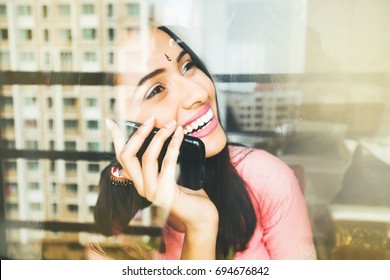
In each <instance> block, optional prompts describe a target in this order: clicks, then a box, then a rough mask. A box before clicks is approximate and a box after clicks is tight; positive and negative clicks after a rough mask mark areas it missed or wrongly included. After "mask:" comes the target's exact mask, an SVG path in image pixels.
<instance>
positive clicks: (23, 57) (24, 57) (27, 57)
mask: <svg viewBox="0 0 390 280" xmlns="http://www.w3.org/2000/svg"><path fill="white" fill-rule="evenodd" d="M20 61H21V62H34V53H32V52H22V53H21V54H20Z"/></svg>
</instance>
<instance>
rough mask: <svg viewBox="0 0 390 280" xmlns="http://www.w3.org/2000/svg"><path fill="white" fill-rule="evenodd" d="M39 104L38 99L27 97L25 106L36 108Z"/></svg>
mask: <svg viewBox="0 0 390 280" xmlns="http://www.w3.org/2000/svg"><path fill="white" fill-rule="evenodd" d="M36 104H37V98H36V97H34V96H27V97H25V98H24V105H26V106H34V105H36Z"/></svg>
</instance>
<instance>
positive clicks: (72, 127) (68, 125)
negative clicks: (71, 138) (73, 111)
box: [64, 120, 79, 130]
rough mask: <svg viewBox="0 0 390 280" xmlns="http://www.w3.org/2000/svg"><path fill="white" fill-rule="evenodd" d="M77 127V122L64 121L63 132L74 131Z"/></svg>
mask: <svg viewBox="0 0 390 280" xmlns="http://www.w3.org/2000/svg"><path fill="white" fill-rule="evenodd" d="M78 126H79V122H78V120H64V128H65V130H76V129H77V128H78Z"/></svg>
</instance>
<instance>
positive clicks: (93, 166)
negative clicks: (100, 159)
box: [88, 163, 100, 173]
mask: <svg viewBox="0 0 390 280" xmlns="http://www.w3.org/2000/svg"><path fill="white" fill-rule="evenodd" d="M99 169H100V167H99V164H98V163H89V164H88V172H90V173H98V172H99Z"/></svg>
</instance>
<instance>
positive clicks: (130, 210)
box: [94, 26, 257, 258]
mask: <svg viewBox="0 0 390 280" xmlns="http://www.w3.org/2000/svg"><path fill="white" fill-rule="evenodd" d="M159 29H160V30H162V31H164V32H166V33H167V34H168V35H169V36H171V37H172V38H173V39H174V40H176V42H177V44H178V45H179V46H180V47H182V48H183V49H184V50H186V51H187V52H188V54H189V55H190V56H191V58H192V60H193V63H194V64H195V65H196V66H197V67H198V69H200V70H201V71H203V72H204V73H205V74H206V75H207V76H208V77H209V78H210V79H211V80H213V79H212V76H211V75H210V73H209V71H208V70H207V68H206V66H205V65H204V63H203V62H202V61H201V60H200V59H199V57H198V56H197V55H196V54H195V52H194V51H192V50H191V48H190V47H188V46H187V45H186V44H185V43H184V42H183V41H182V40H180V39H179V38H178V37H177V36H176V35H175V34H174V33H173V32H172V31H171V30H170V29H168V28H167V27H165V26H161V27H159ZM218 115H219V114H218ZM114 165H118V163H117V162H116V161H113V163H111V164H110V165H109V166H107V167H106V168H105V169H104V170H103V171H102V173H101V178H100V182H99V187H100V191H99V196H98V200H97V202H96V205H95V210H94V218H95V223H96V225H97V228H98V230H99V231H100V232H102V233H103V234H105V235H107V236H108V235H112V234H115V232H120V231H121V229H123V228H124V227H126V226H127V225H128V224H129V222H130V220H131V219H132V218H133V217H134V215H135V214H136V213H137V211H138V210H139V209H143V208H145V207H147V206H149V205H150V202H148V201H147V200H146V199H145V198H143V197H141V196H140V195H139V194H138V193H137V191H136V190H135V187H134V186H130V187H129V186H126V187H121V186H112V183H111V180H110V173H109V172H110V170H111V166H114ZM204 190H205V191H206V193H207V195H208V196H209V198H210V199H211V201H212V202H213V203H214V204H215V206H216V207H217V209H218V213H219V225H218V237H217V251H216V254H217V257H218V258H226V257H228V256H229V255H230V254H231V253H232V252H238V251H243V250H245V249H246V247H247V244H248V242H249V240H250V238H251V237H252V235H253V232H254V230H255V228H256V223H257V218H256V214H255V210H254V205H253V204H252V201H251V198H250V195H249V190H248V189H247V187H246V183H245V182H244V180H243V179H242V178H241V177H240V176H239V174H238V173H237V172H236V169H235V167H234V166H233V165H232V163H231V160H230V153H229V147H228V145H225V147H224V148H223V150H222V151H221V152H220V153H218V154H217V155H215V156H213V157H211V158H208V159H206V180H205V186H204ZM256 206H257V205H256Z"/></svg>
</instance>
